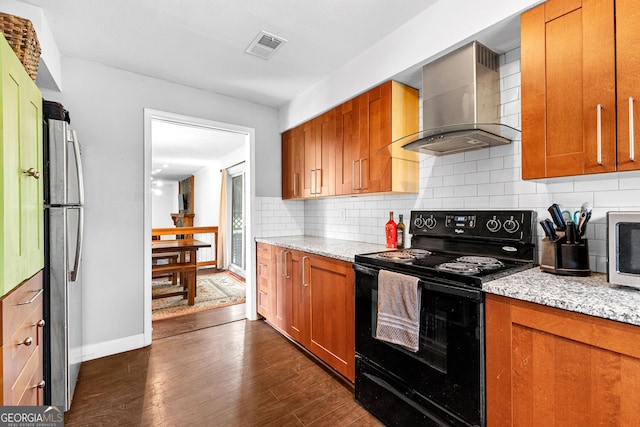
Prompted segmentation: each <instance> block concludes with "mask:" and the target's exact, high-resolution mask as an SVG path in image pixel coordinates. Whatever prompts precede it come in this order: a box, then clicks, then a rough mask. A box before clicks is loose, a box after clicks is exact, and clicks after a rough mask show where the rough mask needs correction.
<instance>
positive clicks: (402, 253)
mask: <svg viewBox="0 0 640 427" xmlns="http://www.w3.org/2000/svg"><path fill="white" fill-rule="evenodd" d="M429 255H431V252H429V251H425V250H424V249H401V250H398V251H391V252H381V253H379V254H377V257H378V258H383V259H388V260H393V261H412V260H414V259H416V258H423V257H426V256H429Z"/></svg>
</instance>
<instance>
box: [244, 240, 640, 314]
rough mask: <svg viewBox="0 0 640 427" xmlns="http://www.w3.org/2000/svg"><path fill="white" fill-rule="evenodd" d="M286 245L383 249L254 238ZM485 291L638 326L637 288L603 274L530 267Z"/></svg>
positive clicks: (325, 251) (330, 251) (314, 250)
mask: <svg viewBox="0 0 640 427" xmlns="http://www.w3.org/2000/svg"><path fill="white" fill-rule="evenodd" d="M255 240H256V242H261V243H267V244H270V245H275V246H280V247H284V248H288V249H294V250H299V251H304V252H308V253H311V254H316V255H321V256H326V257H329V258H335V259H339V260H342V261H347V262H353V261H354V258H355V255H356V254H366V253H372V252H381V251H385V250H387V248H386V247H385V246H384V245H379V244H374V243H364V242H353V241H349V240H340V239H329V238H325V237H314V236H287V237H264V238H256V239H255ZM482 290H483V291H485V292H486V293H490V294H495V295H501V296H505V297H509V298H514V299H519V300H523V301H528V302H533V303H536V304H541V305H546V306H549V307H556V308H560V309H564V310H568V311H573V312H577V313H583V314H587V315H590V316H595V317H601V318H604V319H609V320H616V321H619V322H623V323H629V324H632V325H638V326H640V289H635V288H630V287H625V286H617V285H612V284H610V283H608V282H607V277H606V275H605V274H601V273H592V275H591V276H588V277H571V276H558V275H555V274H551V273H546V272H543V271H540V267H534V268H531V269H529V270H525V271H523V272H520V273H516V274H512V275H509V276H506V277H503V278H500V279H496V280H492V281H490V282H485V283H484V284H483V285H482Z"/></svg>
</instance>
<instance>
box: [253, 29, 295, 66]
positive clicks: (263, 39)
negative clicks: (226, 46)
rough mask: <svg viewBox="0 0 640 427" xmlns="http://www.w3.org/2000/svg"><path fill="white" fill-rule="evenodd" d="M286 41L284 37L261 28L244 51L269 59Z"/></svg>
mask: <svg viewBox="0 0 640 427" xmlns="http://www.w3.org/2000/svg"><path fill="white" fill-rule="evenodd" d="M286 42H287V40H286V39H283V38H282V37H279V36H276V35H274V34H271V33H268V32H266V31H264V30H263V31H260V33H259V34H258V35H257V36H256V38H255V39H253V41H252V42H251V44H250V45H249V47H247V49H246V50H245V52H246V53H248V54H251V55H255V56H259V57H260V58H262V59H269V58H271V57H272V56H273V54H274V53H276V51H277V50H278V49H280V48H281V47H282V45H283V44H285V43H286Z"/></svg>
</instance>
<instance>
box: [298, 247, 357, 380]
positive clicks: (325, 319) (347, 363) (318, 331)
mask: <svg viewBox="0 0 640 427" xmlns="http://www.w3.org/2000/svg"><path fill="white" fill-rule="evenodd" d="M309 260H310V261H309V273H308V281H309V283H308V287H309V303H308V310H309V316H308V318H309V339H308V346H309V349H310V350H311V351H312V352H313V353H314V354H316V355H317V356H318V357H320V359H322V360H324V361H325V362H327V363H328V364H329V365H330V366H331V367H333V368H334V369H335V370H337V371H338V372H340V373H341V374H342V375H344V376H345V377H347V378H348V379H349V380H351V381H354V380H355V364H354V361H355V317H354V316H355V314H354V304H355V296H354V288H355V286H354V280H355V279H354V274H353V269H352V268H351V265H350V264H348V263H346V262H341V261H338V260H332V259H328V258H324V257H317V256H311V257H309Z"/></svg>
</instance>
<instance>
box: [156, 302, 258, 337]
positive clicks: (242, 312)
mask: <svg viewBox="0 0 640 427" xmlns="http://www.w3.org/2000/svg"><path fill="white" fill-rule="evenodd" d="M245 306H246V304H234V305H229V306H227V307H220V308H215V309H213V310H206V311H199V312H197V313H189V314H185V315H182V316H177V317H171V318H168V319H161V320H155V321H154V322H153V323H152V327H153V339H154V340H157V339H161V338H166V337H170V336H173V335H178V334H184V333H186V332H193V331H197V330H198V329H204V328H210V327H212V326H218V325H223V324H225V323H229V322H235V321H237V320H242V319H244V318H245V317H246V307H245Z"/></svg>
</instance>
